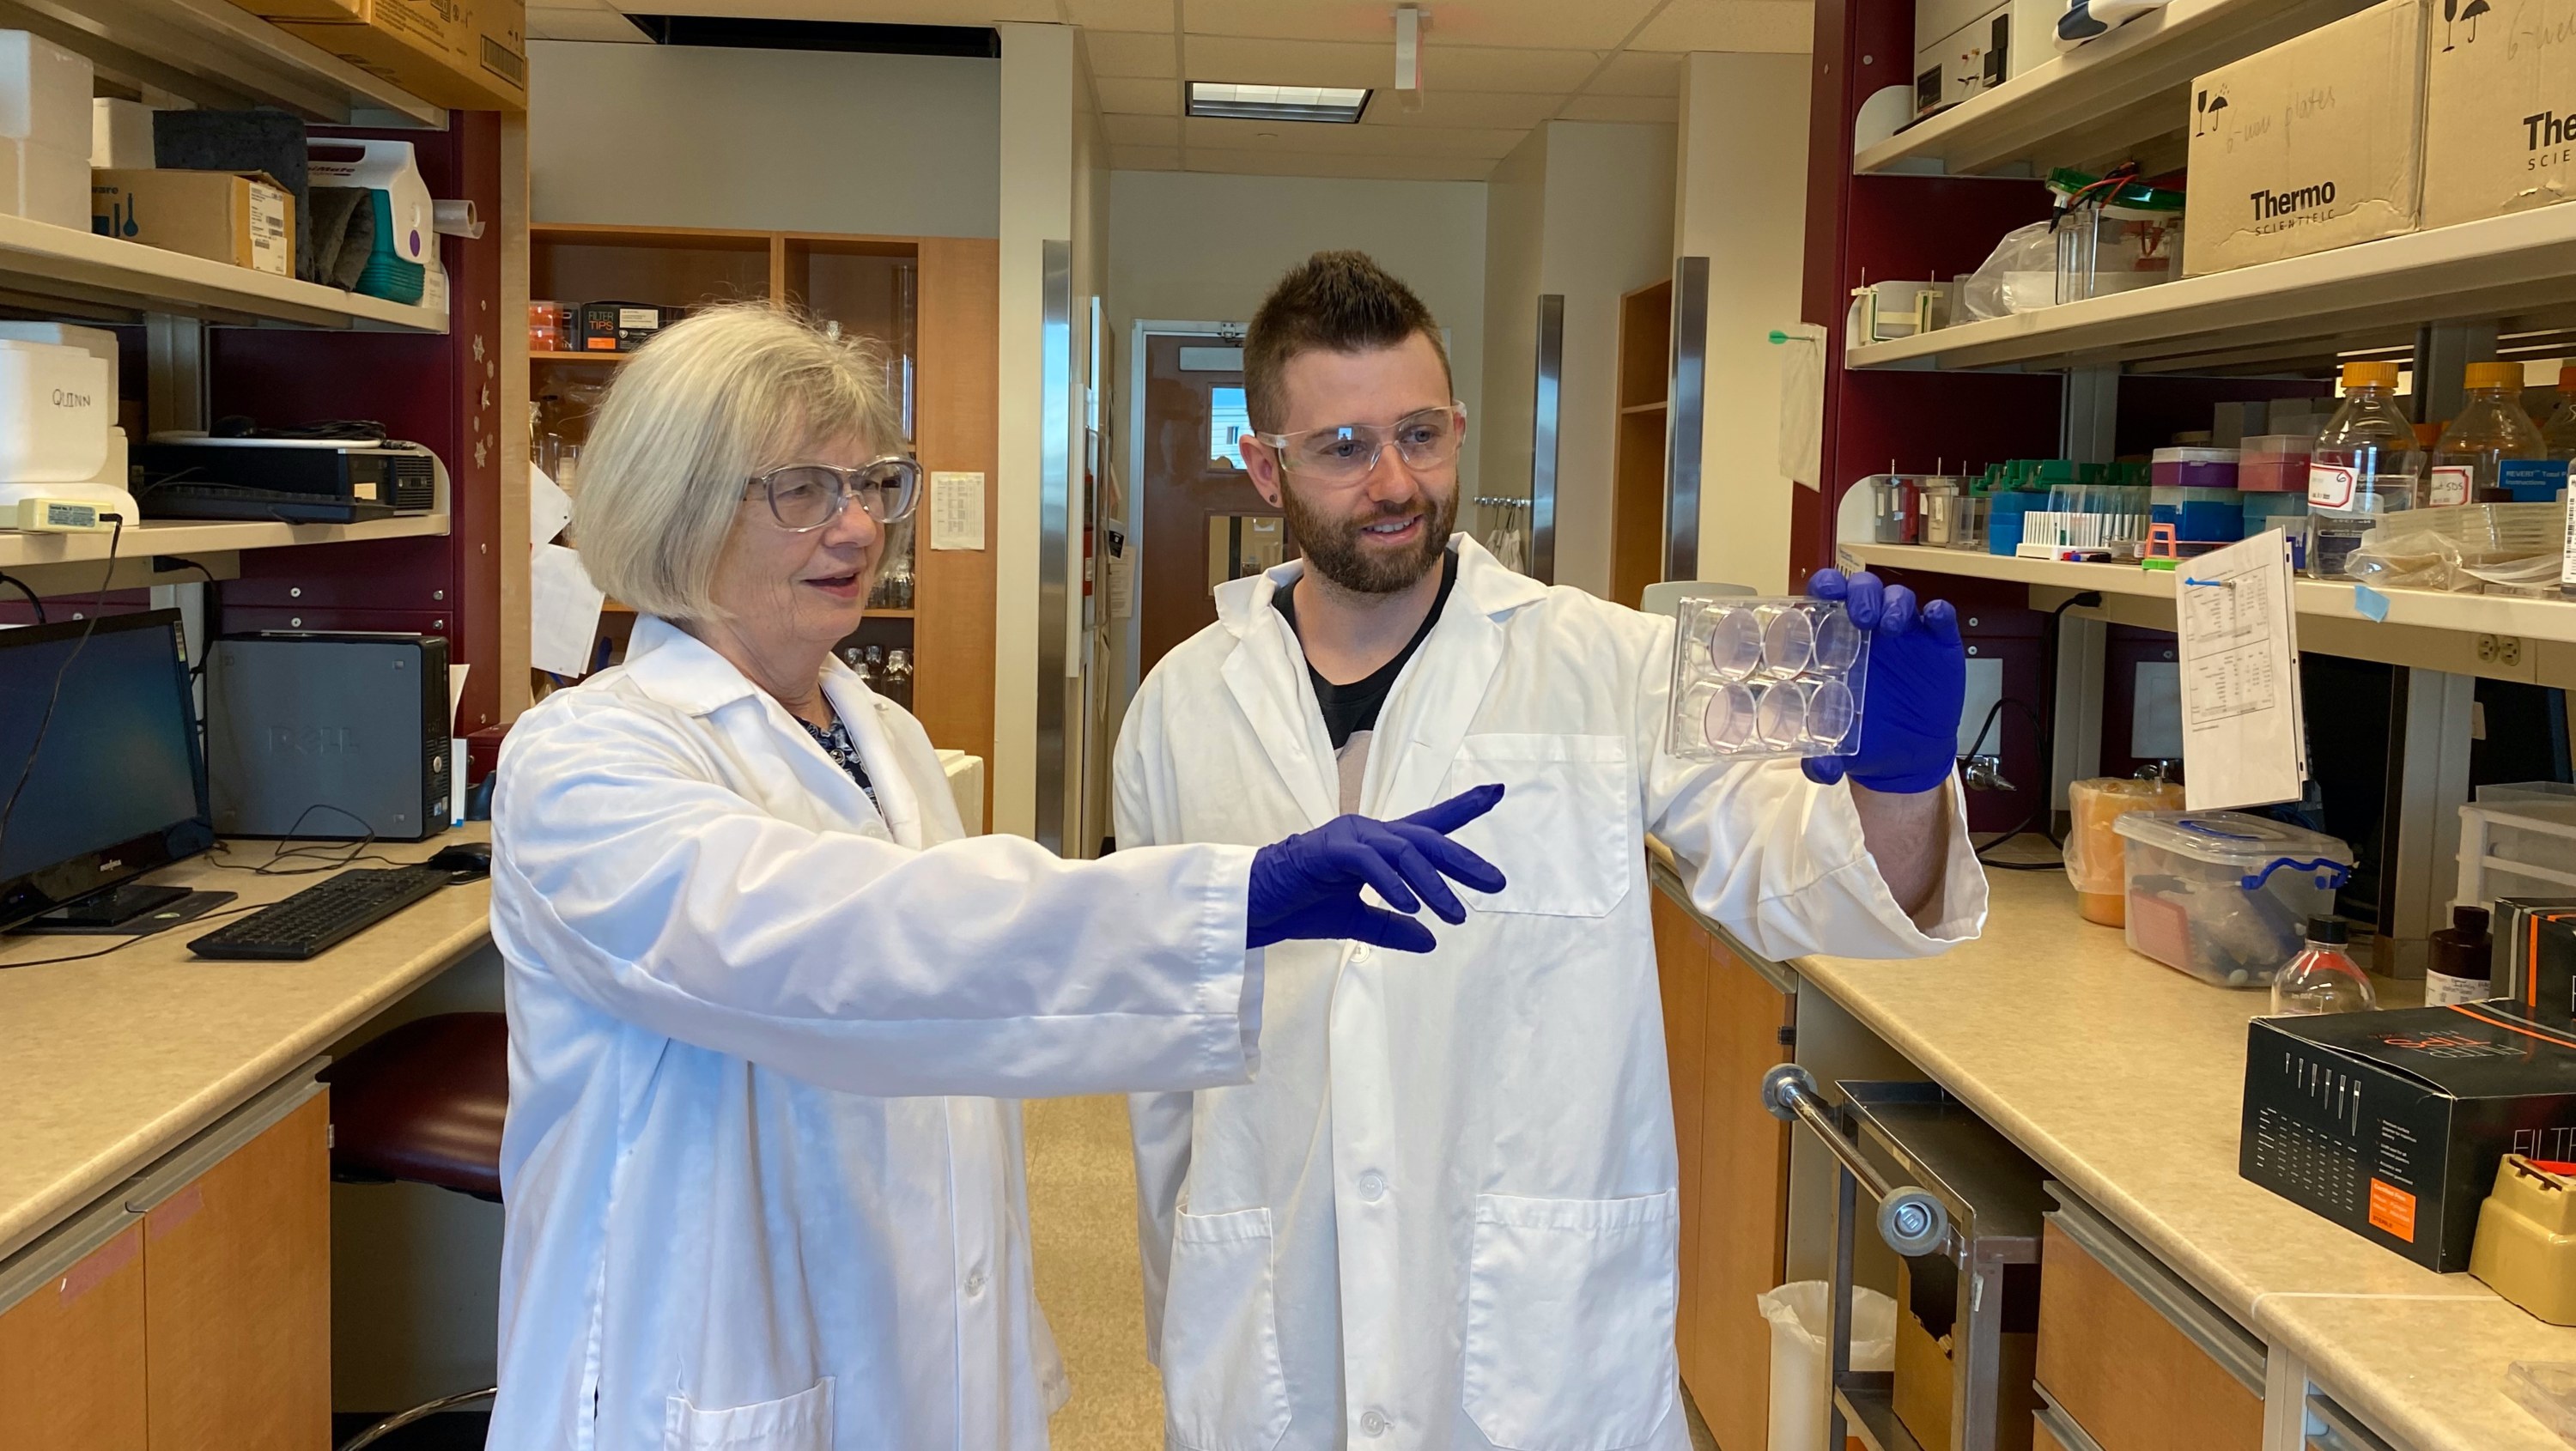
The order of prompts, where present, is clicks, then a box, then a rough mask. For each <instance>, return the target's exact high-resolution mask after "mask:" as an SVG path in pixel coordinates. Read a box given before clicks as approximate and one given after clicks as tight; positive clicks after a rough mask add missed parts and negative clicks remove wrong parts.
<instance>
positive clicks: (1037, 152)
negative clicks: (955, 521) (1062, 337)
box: [991, 24, 1079, 836]
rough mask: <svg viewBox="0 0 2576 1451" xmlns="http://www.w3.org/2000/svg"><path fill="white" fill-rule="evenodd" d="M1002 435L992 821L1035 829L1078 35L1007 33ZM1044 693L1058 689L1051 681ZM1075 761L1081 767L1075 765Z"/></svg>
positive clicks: (1009, 828) (1015, 829) (1033, 28)
mask: <svg viewBox="0 0 2576 1451" xmlns="http://www.w3.org/2000/svg"><path fill="white" fill-rule="evenodd" d="M995 29H997V30H999V31H1000V32H1001V36H1002V92H1001V189H1000V198H1001V274H1002V275H1001V308H1000V326H1001V339H1000V366H999V368H998V373H999V377H1000V386H1001V393H1002V399H1001V426H1000V429H999V433H1000V437H999V439H998V440H997V443H998V447H997V448H996V450H995V456H996V458H997V459H998V460H999V461H1000V476H999V477H998V478H997V479H995V481H994V484H995V490H994V492H995V495H996V497H997V498H998V500H999V509H1000V516H1001V517H999V518H998V519H996V520H994V521H993V523H994V530H993V546H994V561H993V565H994V570H993V573H994V580H993V595H994V599H993V631H994V642H993V646H994V648H993V760H992V763H991V769H992V782H993V821H992V829H993V830H994V831H996V832H1008V833H1011V834H1014V835H1019V836H1029V835H1033V834H1035V832H1036V829H1037V791H1038V772H1037V745H1038V741H1037V709H1038V695H1037V693H1038V691H1039V689H1040V688H1041V687H1040V684H1039V682H1038V678H1037V672H1038V569H1039V559H1038V524H1039V520H1038V505H1039V489H1040V463H1039V460H1040V450H1041V446H1042V438H1041V433H1042V429H1041V427H1040V414H1041V410H1042V408H1043V406H1044V397H1043V395H1044V391H1045V390H1044V387H1043V381H1042V380H1043V377H1044V374H1043V360H1042V357H1041V352H1040V328H1039V320H1040V319H1041V318H1042V317H1043V316H1044V315H1045V298H1044V295H1043V267H1044V249H1045V244H1046V243H1047V242H1049V241H1067V242H1069V241H1072V240H1073V239H1074V237H1075V225H1074V224H1075V210H1074V209H1075V192H1076V189H1077V188H1076V186H1075V171H1074V167H1075V157H1074V134H1075V117H1076V116H1077V115H1078V114H1079V110H1078V108H1077V105H1076V102H1075V87H1076V83H1077V81H1078V79H1079V77H1078V74H1077V72H1076V68H1075V63H1074V56H1073V31H1072V29H1071V28H1070V27H1067V26H1061V25H1018V24H1013V25H1001V26H996V27H995ZM1046 688H1051V689H1052V688H1059V687H1056V686H1055V685H1054V684H1053V682H1049V684H1048V686H1047V687H1046ZM1075 759H1078V758H1075Z"/></svg>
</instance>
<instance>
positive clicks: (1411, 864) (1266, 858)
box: [1243, 784, 1503, 952]
mask: <svg viewBox="0 0 2576 1451" xmlns="http://www.w3.org/2000/svg"><path fill="white" fill-rule="evenodd" d="M1502 799H1503V788H1502V787H1501V786H1500V785H1499V784H1496V785H1491V786H1479V787H1477V788H1476V789H1475V790H1473V791H1462V792H1460V793H1458V794H1457V795H1455V796H1452V797H1450V798H1449V799H1448V800H1446V801H1443V802H1441V803H1440V804H1439V805H1437V806H1433V807H1430V808H1427V809H1425V810H1422V811H1417V812H1415V813H1413V814H1412V815H1411V816H1406V817H1401V818H1399V819H1397V820H1394V821H1378V820H1376V819H1374V818H1371V817H1366V816H1337V817H1335V818H1333V819H1332V820H1331V821H1327V822H1325V823H1324V824H1323V825H1321V826H1319V827H1316V828H1315V829H1314V830H1313V831H1301V832H1299V833H1298V834H1296V835H1295V836H1292V837H1289V838H1287V839H1285V840H1283V841H1274V842H1272V843H1271V844H1270V845H1268V846H1265V847H1263V848H1262V849H1261V850H1260V851H1258V852H1256V853H1254V854H1253V858H1252V889H1251V892H1250V893H1249V894H1248V895H1249V900H1248V902H1247V903H1246V909H1247V910H1246V916H1247V918H1248V919H1249V926H1248V929H1247V930H1246V932H1245V933H1244V939H1245V940H1244V944H1243V945H1244V946H1245V947H1247V948H1250V947H1267V946H1269V945H1270V944H1271V943H1273V942H1286V941H1289V940H1291V939H1303V940H1308V941H1335V940H1346V941H1351V942H1368V943H1374V944H1375V945H1377V946H1379V947H1392V948H1394V949H1395V950H1397V951H1398V952H1429V951H1430V950H1431V949H1432V948H1433V947H1435V946H1437V945H1438V940H1437V939H1435V938H1434V937H1433V936H1432V935H1431V929H1430V928H1428V927H1425V926H1423V925H1422V924H1421V923H1419V922H1417V921H1415V920H1413V918H1412V917H1410V916H1407V915H1404V914H1407V913H1412V912H1418V911H1420V910H1422V908H1423V907H1424V906H1426V905H1428V906H1429V907H1430V908H1431V910H1432V911H1434V912H1437V913H1439V914H1440V918H1441V920H1442V921H1444V922H1449V923H1453V924H1454V923H1459V922H1464V921H1466V920H1467V909H1466V908H1465V907H1463V906H1461V905H1460V904H1459V902H1458V896H1457V894H1456V893H1454V892H1452V891H1450V890H1449V884H1448V883H1447V882H1444V881H1442V880H1441V879H1440V878H1441V874H1442V873H1444V872H1445V873H1447V874H1448V875H1450V876H1453V877H1456V878H1457V879H1458V880H1459V881H1461V882H1464V883H1466V884H1467V885H1468V886H1470V887H1473V888H1475V889H1476V890H1477V891H1479V892H1499V891H1501V890H1502V889H1503V874H1502V873H1501V872H1498V871H1496V870H1494V868H1493V865H1492V864H1491V863H1489V862H1487V861H1486V860H1485V859H1484V858H1483V857H1480V856H1478V855H1476V854H1475V853H1474V852H1472V851H1469V850H1467V849H1466V848H1465V847H1463V846H1460V845H1459V844H1458V843H1456V842H1454V841H1451V840H1450V839H1449V833H1450V832H1453V831H1456V830H1457V829H1458V828H1459V827H1462V826H1464V825H1466V824H1467V823H1468V822H1470V821H1473V820H1475V819H1476V818H1477V817H1479V816H1482V815H1484V814H1485V813H1486V812H1488V811H1491V810H1493V809H1494V803H1495V802H1497V801H1500V800H1502ZM1362 887H1375V888H1377V894H1378V895H1379V896H1381V897H1383V898H1385V899H1386V903H1387V906H1388V907H1393V908H1394V909H1395V910H1394V911H1392V912H1390V911H1388V910H1387V909H1386V907H1372V906H1370V905H1369V904H1368V903H1366V902H1363V901H1361V900H1360V888H1362Z"/></svg>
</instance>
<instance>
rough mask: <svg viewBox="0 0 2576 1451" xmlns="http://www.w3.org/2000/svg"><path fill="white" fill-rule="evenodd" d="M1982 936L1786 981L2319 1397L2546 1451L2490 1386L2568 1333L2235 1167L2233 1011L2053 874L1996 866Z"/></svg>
mask: <svg viewBox="0 0 2576 1451" xmlns="http://www.w3.org/2000/svg"><path fill="white" fill-rule="evenodd" d="M1990 877H1991V880H1992V885H1993V910H1992V914H1991V916H1990V917H1989V919H1988V922H1987V925H1986V932H1985V935H1984V937H1983V938H1982V939H1980V940H1979V941H1976V942H1973V943H1967V944H1963V945H1961V946H1959V947H1956V948H1953V949H1952V950H1951V951H1950V952H1949V953H1947V954H1946V955H1944V956H1941V957H1938V958H1932V959H1929V960H1924V961H1913V962H1869V961H1856V960H1851V959H1845V958H1835V957H1817V958H1807V959H1802V960H1800V961H1799V962H1797V963H1795V964H1794V967H1795V968H1796V970H1797V971H1798V973H1799V974H1800V975H1801V976H1802V977H1804V978H1805V979H1806V980H1807V981H1808V982H1810V983H1813V984H1815V985H1816V986H1817V987H1819V988H1821V989H1822V990H1823V991H1824V992H1825V993H1827V994H1828V995H1829V996H1831V997H1832V998H1833V999H1834V1001H1835V1002H1836V1003H1838V1004H1840V1005H1841V1006H1842V1007H1843V1008H1844V1009H1845V1010H1846V1011H1848V1012H1850V1013H1851V1014H1852V1015H1853V1016H1854V1017H1856V1018H1858V1019H1859V1020H1860V1021H1861V1022H1862V1023H1863V1024H1864V1025H1866V1026H1867V1027H1868V1028H1869V1029H1870V1030H1871V1031H1872V1032H1874V1033H1876V1034H1878V1035H1879V1036H1880V1037H1881V1038H1883V1039H1885V1040H1886V1042H1887V1043H1888V1044H1889V1046H1891V1047H1893V1048H1895V1049H1896V1050H1897V1051H1898V1052H1900V1053H1902V1054H1904V1055H1905V1056H1906V1057H1907V1058H1908V1059H1909V1060H1911V1061H1912V1062H1913V1063H1914V1064H1915V1065H1916V1066H1918V1067H1919V1068H1921V1069H1922V1070H1923V1071H1924V1073H1925V1074H1926V1075H1928V1076H1929V1077H1931V1078H1932V1079H1934V1080H1935V1081H1937V1082H1939V1083H1940V1084H1941V1085H1942V1086H1943V1087H1944V1088H1946V1089H1947V1090H1949V1092H1950V1093H1951V1094H1953V1095H1954V1096H1956V1097H1957V1098H1958V1099H1959V1100H1960V1101H1961V1102H1963V1103H1965V1104H1967V1105H1968V1106H1969V1107H1970V1108H1972V1109H1974V1110H1975V1111H1976V1112H1977V1113H1978V1114H1979V1115H1980V1116H1982V1117H1983V1118H1985V1119H1986V1121H1987V1122H1989V1123H1991V1124H1992V1125H1994V1127H1995V1128H1996V1129H1997V1130H1999V1131H2000V1132H2002V1133H2003V1134H2004V1135H2005V1136H2006V1137H2008V1138H2010V1139H2011V1140H2012V1141H2013V1142H2014V1143H2015V1144H2017V1145H2019V1146H2020V1147H2021V1149H2022V1151H2023V1152H2024V1153H2027V1154H2029V1155H2030V1156H2031V1158H2032V1159H2033V1160H2035V1161H2037V1162H2038V1163H2039V1165H2040V1166H2041V1168H2042V1169H2044V1170H2045V1171H2046V1172H2047V1173H2048V1175H2049V1176H2050V1177H2052V1178H2054V1179H2056V1180H2057V1181H2059V1182H2060V1183H2063V1184H2065V1185H2066V1186H2067V1187H2068V1188H2070V1189H2072V1190H2073V1191H2075V1193H2077V1194H2078V1195H2080V1196H2081V1197H2082V1198H2083V1199H2084V1200H2085V1201H2086V1202H2087V1203H2089V1204H2091V1205H2092V1206H2093V1207H2094V1208H2096V1209H2098V1210H2100V1211H2101V1212H2103V1213H2104V1214H2106V1215H2108V1216H2109V1217H2110V1218H2111V1219H2112V1220H2113V1221H2114V1222H2115V1223H2117V1224H2118V1225H2119V1226H2120V1227H2121V1228H2123V1229H2124V1230H2126V1231H2127V1232H2128V1233H2129V1235H2130V1236H2131V1237H2132V1238H2134V1239H2136V1240H2137V1241H2138V1242H2139V1243H2140V1244H2142V1245H2144V1246H2146V1247H2147V1248H2148V1249H2149V1250H2151V1251H2153V1252H2154V1254H2155V1255H2156V1256H2157V1258H2159V1259H2161V1260H2163V1261H2164V1263H2165V1264H2166V1265H2168V1266H2169V1267H2171V1268H2172V1269H2173V1270H2174V1271H2175V1272H2176V1273H2178V1274H2180V1275H2181V1276H2182V1277H2183V1278H2184V1279H2185V1280H2188V1281H2190V1282H2191V1283H2192V1284H2193V1285H2194V1286H2195V1287H2196V1288H2198V1289H2199V1290H2200V1292H2201V1293H2202V1294H2204V1295H2206V1296H2208V1297H2209V1298H2210V1299H2211V1300H2212V1301H2213V1302H2215V1303H2216V1304H2217V1305H2219V1306H2220V1308H2222V1309H2224V1310H2226V1311H2227V1312H2228V1313H2229V1314H2230V1315H2233V1316H2234V1317H2235V1318H2236V1319H2237V1320H2238V1321H2239V1322H2240V1323H2242V1324H2244V1325H2245V1326H2247V1327H2248V1328H2250V1329H2252V1330H2253V1331H2254V1332H2255V1333H2257V1334H2258V1335H2260V1336H2261V1337H2262V1338H2263V1339H2264V1340H2265V1341H2266V1342H2268V1343H2270V1344H2272V1345H2275V1346H2277V1347H2280V1348H2282V1349H2285V1350H2287V1351H2289V1352H2290V1353H2292V1354H2294V1355H2296V1356H2298V1357H2299V1358H2301V1359H2302V1360H2304V1361H2306V1362H2307V1364H2308V1365H2309V1367H2310V1368H2311V1371H2312V1373H2313V1375H2314V1376H2315V1378H2316V1380H2317V1381H2318V1382H2319V1383H2320V1384H2321V1385H2323V1386H2325V1387H2326V1388H2327V1389H2328V1390H2329V1391H2330V1393H2331V1394H2333V1396H2334V1397H2335V1399H2336V1400H2338V1401H2340V1402H2342V1403H2343V1404H2344V1405H2345V1406H2347V1407H2349V1408H2350V1409H2352V1410H2353V1411H2355V1412H2357V1413H2359V1414H2360V1415H2361V1417H2362V1418H2363V1419H2364V1420H2365V1421H2367V1422H2370V1423H2371V1424H2373V1425H2374V1426H2376V1427H2377V1428H2378V1429H2380V1430H2381V1431H2383V1432H2385V1433H2390V1434H2393V1435H2395V1436H2397V1437H2400V1438H2402V1439H2403V1440H2404V1441H2405V1442H2406V1443H2408V1444H2410V1445H2411V1446H2412V1447H2414V1448H2416V1451H2565V1448H2564V1446H2563V1443H2561V1442H2560V1441H2559V1440H2558V1438H2557V1437H2556V1436H2555V1435H2553V1434H2551V1433H2550V1432H2549V1431H2548V1430H2547V1429H2546V1428H2544V1427H2543V1426H2542V1425H2541V1424H2540V1423H2539V1422H2538V1421H2536V1420H2534V1419H2533V1418H2532V1417H2531V1416H2530V1415H2529V1414H2528V1413H2527V1412H2525V1411H2524V1410H2523V1409H2522V1408H2521V1407H2520V1406H2518V1405H2516V1404H2514V1403H2513V1401H2511V1400H2510V1399H2508V1398H2507V1397H2506V1395H2505V1393H2504V1376H2505V1368H2506V1367H2507V1366H2509V1365H2510V1364H2512V1363H2513V1362H2514V1361H2517V1360H2566V1361H2576V1330H2565V1329H2559V1328H2556V1327H2553V1326H2549V1325H2545V1324H2543V1323H2541V1322H2540V1321H2538V1320H2536V1319H2534V1318H2532V1317H2531V1316H2530V1315H2528V1314H2526V1313H2525V1312H2524V1311H2522V1310H2521V1309H2520V1308H2518V1307H2516V1306H2515V1305H2513V1304H2512V1303H2510V1302H2508V1301H2506V1300H2503V1299H2500V1298H2499V1297H2497V1296H2496V1295H2495V1293H2494V1292H2492V1291H2490V1290H2489V1289H2487V1287H2486V1286H2485V1285H2484V1284H2482V1283H2480V1282H2479V1281H2478V1280H2476V1279H2474V1278H2472V1277H2470V1276H2468V1275H2465V1274H2455V1275H2437V1274H2434V1273H2432V1272H2431V1271H2429V1270H2425V1269H2422V1268H2420V1267H2418V1266H2416V1265H2414V1264H2412V1263H2410V1262H2408V1261H2406V1260H2403V1259H2400V1258H2399V1257H2398V1256H2396V1255H2395V1254H2392V1253H2390V1252H2388V1251H2387V1250H2383V1249H2381V1248H2379V1247H2378V1246H2376V1245H2374V1244H2371V1243H2370V1242H2369V1241H2367V1240H2364V1239H2362V1238H2361V1237H2360V1236H2358V1235H2356V1234H2353V1233H2351V1232H2349V1231H2347V1230H2345V1229H2342V1228H2340V1227H2339V1226H2337V1225H2334V1224H2332V1223H2329V1222H2328V1221H2327V1220H2325V1219H2323V1218H2321V1217H2319V1216H2317V1215H2315V1214H2313V1213H2311V1212H2309V1211H2308V1210H2306V1209H2303V1208H2300V1207H2299V1206H2298V1205H2295V1204H2292V1203H2291V1202H2289V1201H2288V1200H2286V1199H2282V1198H2279V1197H2278V1196H2276V1195H2274V1194H2272V1193H2271V1192H2270V1191H2268V1190H2265V1189H2262V1188H2259V1187H2257V1186H2256V1185H2254V1184H2251V1183H2248V1182H2247V1181H2245V1180H2244V1179H2241V1178H2239V1177H2238V1176H2237V1173H2236V1150H2237V1137H2238V1129H2239V1121H2240V1116H2241V1114H2242V1112H2243V1106H2244V1079H2245V1040H2246V1028H2245V1025H2246V1022H2247V1020H2248V1019H2250V1018H2253V1017H2256V1016H2258V1015H2261V1014H2263V1013H2266V1012H2268V1011H2269V1010H2270V996H2269V994H2266V993H2261V992H2243V991H2228V990H2225V989H2220V988H2213V987H2209V986H2206V985H2204V984H2202V983H2200V982H2199V981H2197V980H2196V979H2193V978H2190V977H2186V976H2185V975H2183V974H2182V973H2179V972H2175V971H2173V970H2172V969H2170V968H2166V967H2164V966H2162V965H2160V964H2158V963H2155V962H2152V961H2150V960H2148V959H2146V958H2144V957H2141V956H2138V955H2137V954H2135V953H2133V952H2131V951H2129V949H2128V948H2127V946H2126V945H2125V944H2124V943H2123V942H2122V941H2121V934H2120V932H2119V929H2117V928H2108V927H2097V926H2094V925H2093V924H2091V923H2089V922H2086V921H2084V920H2083V919H2082V918H2081V917H2079V916H2077V915H2076V911H2075V897H2074V892H2073V890H2072V889H2071V888H2070V887H2069V886H2068V885H2067V881H2066V877H2065V875H2064V874H2063V873H2061V872H2001V871H1999V872H1994V873H1991V874H1990Z"/></svg>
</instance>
